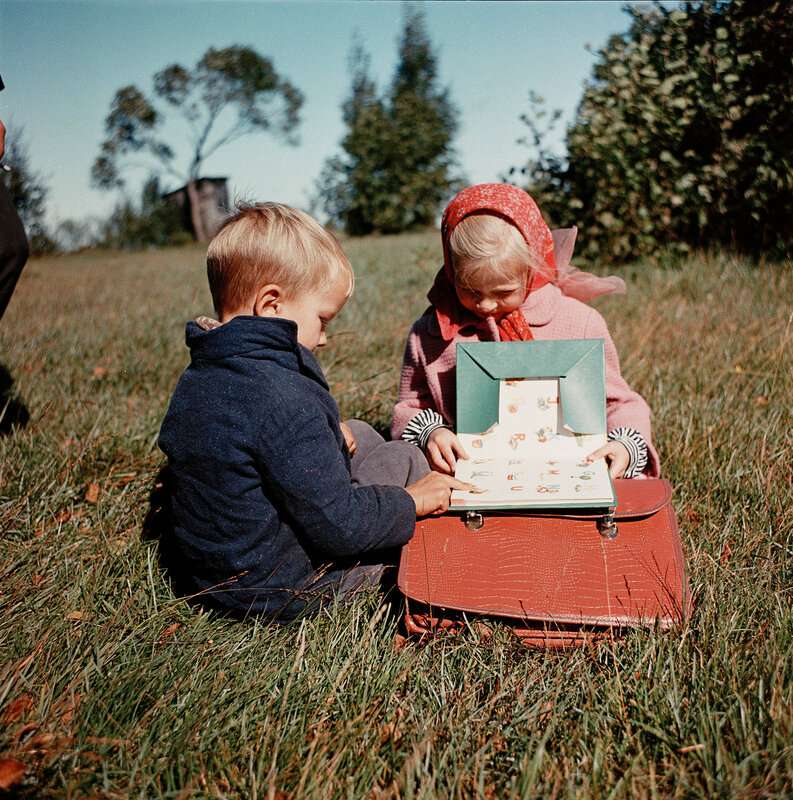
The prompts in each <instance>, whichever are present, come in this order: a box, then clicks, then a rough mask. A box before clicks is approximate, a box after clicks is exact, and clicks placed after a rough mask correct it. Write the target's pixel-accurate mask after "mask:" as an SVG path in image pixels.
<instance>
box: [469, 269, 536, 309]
mask: <svg viewBox="0 0 793 800" xmlns="http://www.w3.org/2000/svg"><path fill="white" fill-rule="evenodd" d="M454 288H455V290H456V291H457V299H458V300H459V301H460V304H461V305H462V306H463V307H464V308H467V309H468V310H469V311H472V312H473V313H474V314H476V316H477V317H479V318H480V319H485V318H486V317H493V318H494V319H496V320H500V319H501V318H502V317H504V316H506V315H507V314H509V313H511V312H512V311H515V310H516V309H518V308H520V305H521V303H523V301H524V300H525V299H526V279H525V277H520V278H518V277H514V278H512V277H507V278H505V277H504V276H503V275H492V274H488V273H487V272H485V273H483V274H480V275H474V276H471V277H469V279H468V280H467V281H466V285H465V286H463V285H461V284H459V283H455V284H454Z"/></svg>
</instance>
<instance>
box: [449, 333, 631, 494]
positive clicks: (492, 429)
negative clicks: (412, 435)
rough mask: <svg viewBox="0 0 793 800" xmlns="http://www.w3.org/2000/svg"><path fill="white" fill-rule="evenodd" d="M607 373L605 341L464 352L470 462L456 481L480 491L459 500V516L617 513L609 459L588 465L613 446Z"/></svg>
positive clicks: (486, 346) (473, 347) (502, 345)
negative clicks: (527, 511) (610, 509)
mask: <svg viewBox="0 0 793 800" xmlns="http://www.w3.org/2000/svg"><path fill="white" fill-rule="evenodd" d="M461 348H464V349H462V350H461ZM551 363H553V364H554V365H555V367H556V369H557V370H558V373H557V374H558V377H545V376H547V375H549V374H550V375H553V374H554V373H553V371H552V367H551ZM603 364H604V359H603V348H602V340H573V341H570V342H498V343H492V342H488V343H476V344H474V343H471V344H466V345H458V384H457V387H458V418H459V417H460V416H462V424H461V429H458V434H457V435H458V436H459V438H460V442H461V444H462V445H463V447H464V448H465V450H466V452H467V453H468V456H469V458H468V459H464V460H463V459H461V460H458V462H457V470H456V472H455V475H456V477H457V478H459V479H460V480H463V481H465V482H467V483H471V484H473V485H474V486H475V487H476V488H475V490H474V491H472V492H463V491H454V492H453V493H452V501H451V502H452V508H451V509H450V510H459V509H494V508H502V509H519V508H537V507H544V508H549V507H554V506H559V507H566V506H579V507H604V506H612V505H616V497H615V495H614V487H613V484H612V482H611V478H610V476H609V473H608V466H607V464H606V462H605V459H603V458H599V459H596V460H594V461H593V460H590V459H589V458H588V457H589V455H590V453H592V452H593V451H595V450H597V449H598V448H599V447H601V446H603V445H604V444H605V443H606V432H605V429H606V423H605V368H604V366H603ZM533 372H534V373H537V372H539V373H540V376H538V377H534V376H533V375H532V373H533ZM461 373H462V375H461ZM505 374H506V375H510V374H512V375H520V377H502V376H504V375H505ZM461 391H462V392H463V396H462V397H461V395H460V392H461ZM466 392H467V395H468V397H467V398H466ZM466 402H467V403H468V406H467V408H466V409H465V411H463V412H462V415H461V404H464V403H466ZM565 404H567V406H568V407H566V406H565ZM571 423H572V424H571ZM485 425H488V427H487V428H486V430H480V431H476V432H471V430H470V429H471V427H472V426H479V427H484V426H485ZM574 427H575V428H577V430H575V429H574ZM466 429H467V430H466ZM582 429H583V430H582Z"/></svg>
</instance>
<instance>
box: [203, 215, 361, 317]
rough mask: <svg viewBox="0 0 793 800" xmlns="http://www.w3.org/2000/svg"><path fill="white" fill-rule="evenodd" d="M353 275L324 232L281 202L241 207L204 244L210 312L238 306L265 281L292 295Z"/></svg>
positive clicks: (248, 299)
mask: <svg viewBox="0 0 793 800" xmlns="http://www.w3.org/2000/svg"><path fill="white" fill-rule="evenodd" d="M340 276H346V277H348V278H349V281H350V288H349V291H348V293H347V296H348V297H349V296H350V294H352V289H353V283H354V275H353V271H352V267H351V266H350V262H349V261H348V260H347V256H346V255H345V254H344V250H342V248H341V245H340V244H339V243H338V241H337V240H336V237H335V236H333V234H332V233H330V231H328V230H326V229H325V228H323V227H322V225H320V224H319V222H317V221H316V220H315V219H314V218H313V217H310V216H309V215H308V214H306V213H305V212H303V211H300V210H299V209H297V208H292V207H291V206H286V205H282V204H281V203H255V204H241V205H239V206H238V207H237V213H236V214H234V215H233V216H232V217H229V219H227V220H226V221H225V222H224V223H223V224H222V225H221V226H220V229H219V230H218V232H217V233H216V234H215V237H214V238H213V239H212V241H211V242H210V243H209V249H208V250H207V278H208V279H209V290H210V291H211V292H212V302H213V303H214V305H215V311H217V313H218V314H221V315H222V314H223V312H224V311H228V312H233V311H236V310H238V309H240V308H242V307H243V306H244V305H245V304H246V303H247V302H248V301H250V299H251V298H252V297H253V296H254V295H255V294H256V292H257V291H258V290H259V289H261V287H262V286H266V285H267V284H268V283H275V284H278V285H279V286H281V287H282V288H283V289H284V291H285V292H287V293H288V294H290V295H291V296H292V297H298V296H300V295H302V294H304V293H306V292H312V291H318V290H321V289H324V288H326V287H328V286H331V285H333V283H335V281H336V279H337V278H339V277H340Z"/></svg>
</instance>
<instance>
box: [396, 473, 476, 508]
mask: <svg viewBox="0 0 793 800" xmlns="http://www.w3.org/2000/svg"><path fill="white" fill-rule="evenodd" d="M473 488H474V487H473V485H472V484H470V483H465V482H464V481H461V480H458V479H457V478H453V477H452V476H451V475H441V473H440V472H430V473H429V474H427V475H425V476H424V477H423V478H421V479H420V480H417V481H416V482H415V483H411V484H410V486H408V487H407V488H406V489H405V491H406V492H407V493H408V494H409V495H410V496H411V497H412V498H413V502H414V503H415V504H416V516H417V517H424V516H426V515H427V514H443V512H444V511H447V510H448V508H449V501H450V500H451V497H452V489H462V490H463V491H468V492H470V491H471V489H473Z"/></svg>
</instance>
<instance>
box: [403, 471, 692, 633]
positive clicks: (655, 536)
mask: <svg viewBox="0 0 793 800" xmlns="http://www.w3.org/2000/svg"><path fill="white" fill-rule="evenodd" d="M615 490H616V493H617V500H618V506H617V515H616V516H617V525H618V533H617V537H616V538H615V539H605V538H603V537H602V536H601V535H600V533H599V532H598V528H597V518H596V517H594V516H592V517H589V518H581V517H570V516H555V515H552V514H546V515H542V516H540V515H534V514H532V515H528V514H525V515H524V514H513V515H503V514H493V515H485V516H484V526H483V527H482V528H481V529H480V530H476V531H474V530H469V529H468V528H466V527H465V525H464V523H463V521H462V518H461V517H459V516H456V515H446V516H442V517H434V518H429V519H423V520H419V522H418V523H417V525H416V533H415V536H414V537H413V539H412V540H411V541H410V542H409V543H408V544H407V545H405V547H404V548H403V551H402V558H401V562H400V569H399V576H398V584H399V588H400V589H401V590H402V592H403V593H404V594H405V596H406V597H407V599H408V618H407V620H406V622H407V627H408V630H409V631H412V632H418V633H426V632H428V631H429V630H433V629H438V628H439V627H440V628H448V627H452V628H453V627H454V626H455V624H459V617H460V615H459V613H457V614H456V613H455V612H468V613H469V615H470V614H473V615H477V614H479V615H488V616H492V617H498V618H502V619H504V621H507V622H509V623H510V624H512V625H513V626H515V628H516V633H521V632H522V633H523V636H524V638H526V639H527V640H528V641H533V640H534V639H537V641H536V642H534V643H538V644H546V645H559V644H575V643H580V641H581V640H582V638H583V633H584V632H585V631H587V630H592V631H598V630H600V631H602V630H605V629H613V628H615V627H623V626H627V627H635V626H639V625H653V624H658V625H660V627H661V628H663V629H668V628H670V627H671V626H672V625H674V624H675V623H676V622H679V621H681V620H682V619H683V618H684V617H686V616H687V615H688V594H687V587H686V577H685V563H684V560H683V552H682V548H681V543H680V534H679V532H678V529H677V519H676V517H675V513H674V511H673V510H672V508H671V506H670V505H669V498H670V496H671V488H670V486H669V482H668V481H666V480H661V479H649V480H619V481H615ZM449 612H451V613H449ZM441 620H442V621H441Z"/></svg>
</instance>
